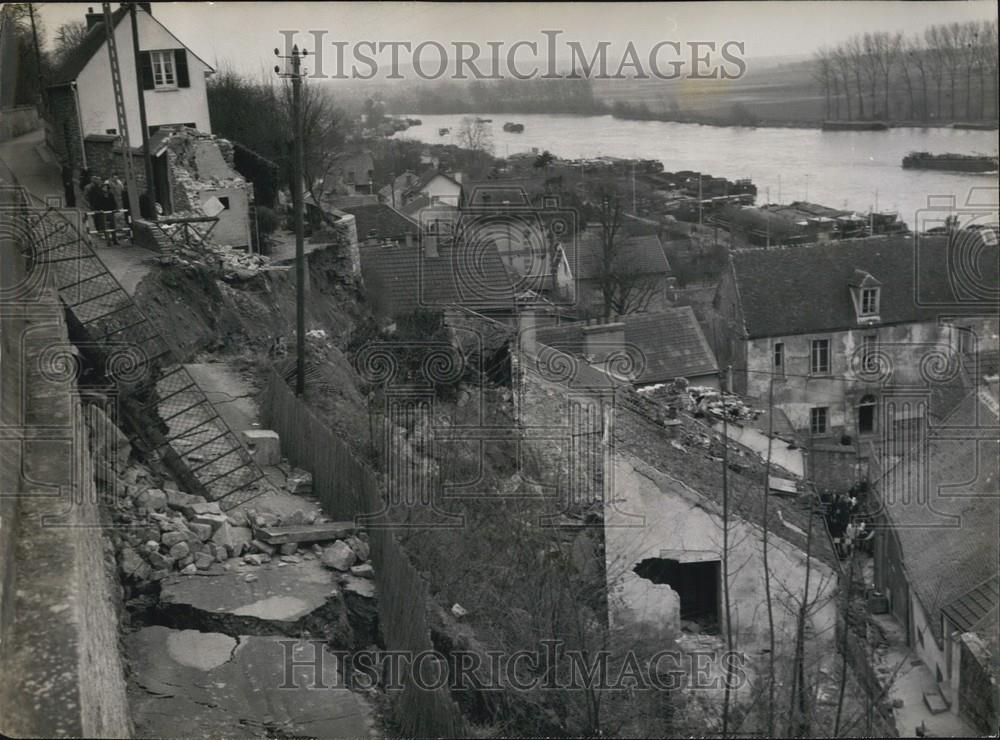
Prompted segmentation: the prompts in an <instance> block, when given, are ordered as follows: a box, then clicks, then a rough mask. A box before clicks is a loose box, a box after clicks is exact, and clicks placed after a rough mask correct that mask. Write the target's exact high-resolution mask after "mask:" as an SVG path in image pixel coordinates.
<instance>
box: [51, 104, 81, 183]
mask: <svg viewBox="0 0 1000 740" xmlns="http://www.w3.org/2000/svg"><path fill="white" fill-rule="evenodd" d="M48 106H49V112H48V114H47V118H46V123H45V142H46V143H47V144H48V145H49V148H50V149H52V151H53V152H55V154H56V156H57V157H58V158H59V161H61V162H72V163H73V165H75V166H76V167H82V166H83V150H82V148H81V147H82V143H81V138H80V118H79V116H77V110H76V95H75V94H74V93H73V88H72V87H70V86H69V85H64V86H63V87H53V88H49V90H48Z"/></svg>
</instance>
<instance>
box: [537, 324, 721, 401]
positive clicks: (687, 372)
mask: <svg viewBox="0 0 1000 740" xmlns="http://www.w3.org/2000/svg"><path fill="white" fill-rule="evenodd" d="M618 320H619V321H622V322H623V323H624V324H625V343H626V345H627V346H628V350H629V351H630V352H632V351H635V352H639V353H641V359H637V360H635V361H634V362H635V367H636V368H641V371H640V374H639V375H638V377H635V378H633V382H634V383H637V384H640V385H645V384H648V383H661V382H666V381H670V380H674V379H675V378H691V377H696V376H702V375H709V374H714V373H716V372H718V365H717V363H716V361H715V356H714V355H713V354H712V350H711V348H710V347H709V346H708V342H707V341H706V340H705V336H704V334H702V331H701V327H700V326H699V325H698V321H697V319H695V316H694V311H693V310H691V307H690V306H683V307H681V308H669V309H664V310H662V311H655V312H650V313H636V314H629V315H627V316H623V317H621V318H620V319H618ZM585 325H586V324H585V323H584V322H579V321H576V322H572V323H566V324H559V325H553V326H545V327H540V328H539V329H537V330H536V339H537V340H538V342H539V343H541V344H545V345H548V346H550V347H554V348H555V349H558V350H561V351H563V352H566V353H567V354H571V355H581V354H584V353H585V349H584V338H583V327H584V326H585Z"/></svg>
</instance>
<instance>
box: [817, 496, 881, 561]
mask: <svg viewBox="0 0 1000 740" xmlns="http://www.w3.org/2000/svg"><path fill="white" fill-rule="evenodd" d="M827 522H828V525H829V528H830V534H831V535H832V536H833V539H834V542H835V543H836V544H837V548H838V550H839V552H838V555H839V556H840V557H842V558H847V557H850V556H851V553H852V552H853V551H854V548H855V547H856V546H857V545H858V544H860V543H862V542H867V541H868V540H870V539H872V537H874V536H875V532H874V530H872V529H870V528H869V527H868V524H867V523H866V522H864V521H862V517H861V513H860V511H859V510H858V497H857V493H855V492H853V491H852V492H851V493H848V494H842V493H838V494H835V495H834V497H833V500H832V501H831V502H830V504H829V507H828V509H827Z"/></svg>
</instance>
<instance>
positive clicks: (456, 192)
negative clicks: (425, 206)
mask: <svg viewBox="0 0 1000 740" xmlns="http://www.w3.org/2000/svg"><path fill="white" fill-rule="evenodd" d="M420 192H421V193H423V194H424V195H426V196H427V197H428V198H430V199H431V203H435V202H437V203H444V204H446V205H449V206H455V207H456V208H457V207H458V206H459V205H460V203H459V201H460V200H461V196H462V186H461V185H459V184H458V183H457V182H455V181H454V180H452V179H451V178H450V177H445V176H444V175H436V176H435V177H433V178H431V181H430V182H428V183H427V184H426V185H425V186H424V187H423V188H421V190H420Z"/></svg>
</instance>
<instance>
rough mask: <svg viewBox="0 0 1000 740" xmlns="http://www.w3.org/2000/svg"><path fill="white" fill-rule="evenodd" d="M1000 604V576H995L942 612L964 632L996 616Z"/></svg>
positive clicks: (963, 595) (960, 597)
mask: <svg viewBox="0 0 1000 740" xmlns="http://www.w3.org/2000/svg"><path fill="white" fill-rule="evenodd" d="M997 604H1000V576H997V575H996V574H994V575H993V576H991V577H990V578H987V579H986V580H985V581H983V582H982V583H980V584H979V585H978V586H976V587H975V588H974V589H972V590H971V591H968V592H967V593H964V594H962V595H961V596H959V597H958V598H957V599H955V600H954V601H953V602H951V603H950V604H948V605H947V606H946V607H945V608H944V609H942V612H943V613H944V615H945V616H946V617H948V618H949V619H950V620H951V621H952V622H954V623H955V626H956V627H958V628H959V629H960V630H962V631H963V632H968V631H969V630H972V629H974V628H975V627H976V626H977V625H979V624H980V623H982V622H983V621H984V620H986V618H987V617H989V616H992V615H995V613H996V610H997Z"/></svg>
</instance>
